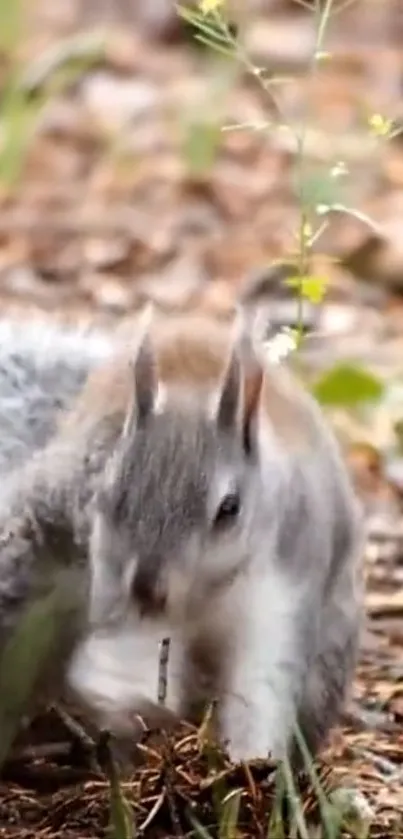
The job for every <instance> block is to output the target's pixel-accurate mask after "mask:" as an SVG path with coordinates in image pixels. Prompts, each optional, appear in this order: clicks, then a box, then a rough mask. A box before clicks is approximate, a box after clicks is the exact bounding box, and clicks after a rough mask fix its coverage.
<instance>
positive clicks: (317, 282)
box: [285, 275, 327, 303]
mask: <svg viewBox="0 0 403 839" xmlns="http://www.w3.org/2000/svg"><path fill="white" fill-rule="evenodd" d="M326 283H327V279H326V277H317V276H315V275H313V276H305V277H298V276H296V277H289V278H288V279H287V280H285V284H286V285H288V286H290V287H291V288H295V289H296V290H297V292H298V294H299V295H301V297H305V298H306V300H309V301H310V302H311V303H321V302H322V300H323V298H324V295H325V291H326Z"/></svg>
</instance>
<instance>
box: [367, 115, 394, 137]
mask: <svg viewBox="0 0 403 839" xmlns="http://www.w3.org/2000/svg"><path fill="white" fill-rule="evenodd" d="M368 125H369V127H370V129H371V131H372V133H373V134H375V136H376V137H387V136H388V135H389V134H390V132H391V130H392V127H393V123H392V120H391V119H386V117H383V116H382V114H372V116H371V117H370V118H369V120H368Z"/></svg>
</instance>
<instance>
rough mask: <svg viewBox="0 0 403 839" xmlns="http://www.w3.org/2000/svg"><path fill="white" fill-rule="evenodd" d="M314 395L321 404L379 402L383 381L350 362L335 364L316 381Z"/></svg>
mask: <svg viewBox="0 0 403 839" xmlns="http://www.w3.org/2000/svg"><path fill="white" fill-rule="evenodd" d="M313 392H314V395H315V396H316V398H317V399H318V401H319V402H321V403H322V405H345V406H349V405H350V406H352V405H357V404H359V403H360V402H379V401H380V399H381V398H382V396H383V393H384V385H383V383H382V382H381V381H380V380H379V379H378V378H377V377H376V376H374V375H373V374H372V373H370V372H369V371H367V370H364V369H363V368H361V367H359V366H355V365H352V364H351V365H350V364H337V365H335V366H334V367H333V368H332V369H331V370H328V371H327V372H326V373H324V374H323V375H322V376H320V378H319V379H318V380H317V381H316V383H315V385H314V388H313Z"/></svg>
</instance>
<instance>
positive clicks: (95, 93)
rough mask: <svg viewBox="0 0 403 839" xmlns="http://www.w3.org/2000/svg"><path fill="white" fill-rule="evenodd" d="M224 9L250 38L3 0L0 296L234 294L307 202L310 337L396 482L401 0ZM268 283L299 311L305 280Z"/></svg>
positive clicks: (129, 13) (78, 2)
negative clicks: (219, 44)
mask: <svg viewBox="0 0 403 839" xmlns="http://www.w3.org/2000/svg"><path fill="white" fill-rule="evenodd" d="M195 5H196V4H195V3H189V2H188V3H187V7H188V8H190V9H192V8H193V9H194V8H195ZM329 9H330V15H329V19H328V20H327V25H326V28H325V31H324V33H323V34H324V38H323V43H321V44H320V50H318V49H317V48H316V47H315V40H316V37H317V32H318V28H319V29H320V27H321V21H322V22H323V20H324V17H325V16H326V11H329ZM221 10H224V12H225V14H227V15H228V16H229V18H230V20H231V21H232V22H233V23H234V24H236V26H237V31H238V35H237V44H239V47H238V46H237V50H238V53H239V54H238V57H235V58H234V57H228V56H224V55H222V54H221V53H220V52H217V51H216V50H212V49H210V48H208V47H206V46H205V45H204V44H202V43H200V41H198V40H197V39H196V38H195V35H196V34H197V29H195V28H194V27H192V26H191V25H190V24H189V23H186V21H184V20H183V18H181V16H180V15H179V14H178V11H177V8H176V5H175V3H174V2H173V0H2V2H1V4H0V50H1V52H0V56H1V64H0V67H1V76H0V78H1V85H2V100H1V108H0V125H1V143H0V311H1V312H2V314H3V315H6V314H7V313H8V312H13V313H16V312H17V313H21V314H22V313H25V314H28V315H29V314H30V313H32V311H35V310H40V311H41V312H46V313H48V314H49V315H51V316H54V317H56V316H57V317H62V318H64V319H70V320H71V319H73V320H77V319H80V320H83V321H86V320H93V319H94V318H95V319H96V320H99V321H102V322H103V323H113V322H114V321H116V320H117V319H119V318H120V317H122V316H123V315H126V314H127V313H129V312H131V311H132V310H134V309H136V308H137V307H138V306H141V305H143V303H144V301H145V300H147V299H153V300H155V301H157V302H158V303H159V304H160V305H164V306H166V307H168V308H169V307H171V308H175V307H176V308H178V307H179V308H184V307H185V308H186V307H187V306H192V305H194V304H197V305H203V306H205V307H207V308H211V309H212V310H214V311H216V312H217V311H225V310H226V309H227V308H228V306H229V305H230V304H231V301H232V300H233V298H234V295H236V294H238V292H239V289H240V288H242V287H243V283H244V282H246V281H249V279H250V278H251V277H255V276H259V277H261V278H262V279H263V280H264V279H265V275H266V273H267V270H268V267H269V266H270V264H271V262H272V261H273V260H276V259H284V258H289V257H290V255H291V256H292V255H293V254H295V252H296V251H297V252H299V253H300V252H301V242H300V234H301V218H303V221H304V225H303V226H304V227H305V229H306V230H308V234H307V242H308V240H309V242H308V244H309V247H308V248H305V250H306V251H307V258H306V266H305V268H304V270H305V272H308V276H309V277H313V278H315V281H314V283H313V288H311V290H309V288H308V289H307V291H308V294H307V295H306V299H304V311H303V319H304V325H305V327H306V328H310V329H313V330H314V331H315V332H316V333H317V334H318V336H319V337H318V339H317V341H316V344H315V346H314V347H313V348H311V349H310V351H309V352H308V350H307V349H306V350H302V355H303V356H304V358H305V359H306V361H307V364H308V367H309V370H310V371H312V370H313V371H314V375H315V376H317V375H319V373H320V375H321V376H322V379H323V376H324V377H325V379H324V381H322V380H321V381H320V382H319V388H318V389H317V393H318V394H319V395H320V397H321V399H322V401H323V402H324V403H326V405H327V406H328V408H329V410H331V411H332V415H333V416H334V419H335V422H336V423H337V427H338V429H339V431H340V433H341V435H342V436H343V439H346V440H347V441H348V442H349V443H350V442H351V441H352V442H353V443H354V444H355V443H356V442H359V443H360V444H361V443H362V442H364V443H365V445H366V446H367V448H365V447H364V448H363V447H362V446H361V447H360V448H359V451H358V454H357V458H358V460H357V463H358V469H359V470H361V472H362V478H363V485H364V484H366V483H367V484H368V487H370V489H371V492H372V491H374V492H375V493H378V490H379V488H380V484H379V481H378V479H379V474H380V466H379V468H378V467H377V468H376V469H375V470H374V459H375V460H376V459H377V458H378V454H379V452H380V451H381V452H382V457H383V454H385V455H386V456H387V464H388V465H387V469H388V475H389V472H390V473H391V474H390V477H391V479H392V480H393V482H398V483H399V484H403V469H402V467H401V465H400V450H401V447H402V439H401V438H402V427H403V426H402V422H401V421H402V419H403V385H402V382H401V374H402V362H401V359H402V358H403V352H402V350H403V308H402V293H403V235H402V231H403V134H402V133H401V129H402V126H403V95H402V94H403V50H402V45H403V5H402V3H401V0H333V2H332V3H329V2H325V0H316V3H315V2H312V0H243V2H241V0H232V2H230V3H227V4H224V6H222V7H221ZM234 31H235V30H234ZM199 34H200V33H199ZM315 49H316V51H317V52H318V53H320V54H318V55H317V60H316V62H314V61H313V59H314V56H315ZM242 126H243V127H242ZM301 132H302V134H303V140H304V143H303V155H302V160H301V155H300V154H299V153H298V136H301ZM302 214H304V215H303V216H302ZM312 240H313V243H312ZM307 242H305V244H307ZM291 273H293V272H291ZM294 273H295V271H294ZM308 286H309V283H308ZM264 294H265V295H266V296H268V298H269V302H270V305H271V306H272V311H273V312H275V313H276V316H277V320H279V321H280V322H283V321H284V322H285V323H290V324H291V325H292V324H293V323H295V320H296V314H297V308H298V303H297V300H296V290H295V289H292V292H291V294H290V288H289V287H287V285H286V284H285V285H284V284H283V285H282V286H281V284H280V286H279V284H278V283H277V284H272V283H271V281H270V277H269V278H268V279H267V282H266V285H265V286H264ZM352 364H353V367H352V366H351V365H352ZM335 365H336V368H335ZM340 365H342V366H341V369H340ZM346 365H349V367H348V369H347V368H346ZM308 367H307V368H306V369H308ZM329 371H330V373H331V376H330V381H329ZM368 444H371V446H372V447H374V448H375V451H373V450H371V451H370V450H369V449H368ZM377 462H378V461H377ZM374 471H375V472H376V475H375V474H374ZM381 471H382V470H381ZM392 473H393V475H392ZM360 474H361V473H360ZM381 483H382V482H381ZM384 492H386V497H387V502H386V503H387V505H388V504H389V502H390V493H391V492H392V495H393V496H394V501H395V495H396V493H395V491H394V489H393V490H390V486H389V485H388V487H387V489H385V487H384V485H383V483H382V486H381V489H380V494H381V497H382V504H383V502H384ZM399 503H400V501H399Z"/></svg>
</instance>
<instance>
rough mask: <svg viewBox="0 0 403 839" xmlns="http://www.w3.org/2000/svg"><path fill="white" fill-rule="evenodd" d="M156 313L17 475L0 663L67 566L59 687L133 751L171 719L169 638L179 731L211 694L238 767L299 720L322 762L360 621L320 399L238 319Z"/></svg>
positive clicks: (138, 323) (353, 517)
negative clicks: (141, 724)
mask: <svg viewBox="0 0 403 839" xmlns="http://www.w3.org/2000/svg"><path fill="white" fill-rule="evenodd" d="M147 312H148V313H146V315H145V316H140V319H139V320H136V319H133V320H132V322H131V324H130V330H129V331H131V334H132V335H133V336H134V339H135V340H134V342H133V341H132V343H134V346H123V345H122V344H120V343H119V341H116V344H115V349H114V350H113V351H110V350H107V352H106V354H108V353H110V357H109V358H106V359H104V360H103V361H102V363H101V364H100V365H98V364H97V365H96V367H97V369H93V370H92V371H87V373H86V372H84V374H83V375H84V379H85V382H84V384H83V386H82V387H81V384H78V386H77V391H78V395H77V396H76V398H74V396H73V398H72V399H71V394H70V397H69V399H68V400H67V401H68V402H69V406H67V405H66V404H65V403H64V404H63V408H64V410H63V411H62V412H61V413H60V416H59V414H58V419H57V422H56V427H55V429H54V431H53V430H52V432H51V433H50V434H49V436H48V439H47V441H45V443H44V441H43V438H41V440H40V443H39V444H38V448H37V451H35V452H34V453H33V454H32V455H31V456H30V457H29V458H27V459H26V460H25V461H24V462H23V463H22V464H20V465H19V466H18V468H14V469H12V470H11V472H10V473H9V474H8V477H7V485H6V487H5V491H4V492H3V494H2V497H1V500H0V650H1V647H3V646H4V644H5V643H6V642H7V639H8V638H9V637H10V635H12V632H13V630H14V629H15V628H16V627H17V626H18V622H19V620H20V618H21V615H22V614H23V612H24V610H25V609H26V607H27V605H28V604H29V603H30V602H33V601H35V600H36V599H37V598H38V597H40V596H41V595H43V594H45V593H46V592H49V591H51V590H52V587H53V586H54V584H55V580H56V578H57V575H58V574H59V573H60V571H63V573H64V574H65V578H64V579H65V585H66V591H67V588H68V589H69V593H70V595H71V603H72V607H71V608H69V609H66V614H65V615H63V644H62V643H61V642H60V645H59V646H58V647H57V650H56V653H55V654H54V655H53V657H52V660H51V661H50V662H47V663H46V666H45V665H44V666H43V673H44V681H45V683H46V691H48V690H49V689H50V690H51V691H52V690H53V691H54V687H53V686H54V685H55V684H56V685H57V687H59V686H60V688H61V690H62V693H63V691H64V690H66V691H67V693H68V692H69V690H71V691H72V692H73V695H74V696H76V697H79V698H80V700H81V701H82V702H83V704H84V705H85V706H86V707H88V708H89V709H90V710H91V712H92V713H93V714H94V717H95V718H96V719H97V721H98V722H99V724H100V725H103V726H105V727H108V728H111V730H112V731H114V732H115V731H116V733H117V734H122V735H123V736H129V737H130V736H131V735H132V733H133V732H134V729H135V722H136V720H137V716H138V715H139V714H140V715H144V717H145V719H146V720H147V714H149V717H150V718H152V715H153V714H154V715H155V719H158V720H160V719H162V718H164V720H165V716H164V714H165V710H164V711H163V709H157V710H156V703H155V700H156V696H157V681H158V649H157V647H158V641H159V640H161V639H162V637H165V636H169V637H170V638H171V652H170V661H169V672H168V693H167V698H166V721H167V723H168V720H170V719H171V715H172V717H175V718H177V717H179V718H183V717H191V715H192V713H193V708H194V707H196V706H197V707H199V705H200V703H202V704H204V703H205V702H209V701H212V700H214V699H217V727H218V733H219V736H220V738H221V740H222V742H223V743H224V744H225V745H226V746H227V748H228V753H229V756H230V757H231V759H233V760H235V761H239V760H248V759H256V758H267V756H268V755H269V754H270V755H271V756H272V757H273V758H280V759H281V758H282V757H284V755H285V753H286V752H287V750H288V748H289V747H290V745H292V743H293V730H294V726H295V723H296V722H298V721H299V722H300V724H301V728H302V733H303V735H304V737H305V739H306V742H307V745H308V747H309V749H310V750H311V752H312V753H313V754H315V753H316V752H317V751H318V749H319V748H320V747H321V746H322V745H323V743H324V741H325V740H326V738H327V735H328V734H329V731H330V729H331V727H332V726H333V725H334V724H335V723H336V722H337V720H338V718H339V716H340V713H341V710H342V707H343V704H344V702H345V698H346V694H347V692H348V690H349V688H350V685H351V681H352V677H353V673H354V668H355V664H356V659H357V650H358V644H359V636H360V627H361V621H362V611H363V610H362V603H363V581H362V561H361V559H362V527H361V515H360V511H359V509H358V505H357V500H356V498H355V495H354V491H353V488H352V486H351V484H350V480H349V477H348V474H347V471H346V467H345V465H344V463H343V461H342V458H341V455H340V453H339V449H338V446H337V444H336V441H335V439H334V436H333V434H332V432H331V430H330V429H329V427H328V425H327V423H326V421H325V419H324V417H323V416H322V413H321V410H320V408H319V406H318V405H317V403H316V402H315V400H314V399H313V397H311V396H310V395H309V394H308V393H307V392H306V391H304V389H303V388H302V387H301V385H300V384H299V383H298V381H297V379H295V378H294V377H293V376H292V374H291V372H290V371H289V370H288V369H287V368H286V366H285V365H280V366H278V367H277V366H275V365H272V364H271V363H270V362H269V361H268V359H267V357H266V354H265V351H264V347H263V346H258V345H257V344H253V342H252V341H251V340H250V335H249V331H248V330H245V329H239V326H238V325H237V324H238V321H237V319H236V318H235V321H234V319H231V318H228V319H225V320H222V321H219V320H217V319H215V318H214V317H211V316H208V315H205V314H203V313H197V312H194V313H186V314H185V315H182V316H181V315H180V314H177V315H173V316H169V317H167V316H166V315H164V314H158V313H157V312H156V311H155V310H154V311H153V314H152V316H151V315H150V310H147ZM118 344H119V348H117V345H118ZM78 378H79V377H78ZM77 381H78V379H76V382H77ZM80 382H81V379H80ZM73 390H74V387H73ZM77 391H76V393H77ZM56 401H57V400H56ZM52 405H55V396H54V397H53V400H52ZM54 421H55V420H54V415H52V420H51V422H52V423H53V422H54ZM43 443H44V444H43ZM67 600H68V598H67V596H66V602H67ZM48 670H50V672H51V673H52V678H51V679H50V678H49V673H48ZM55 673H57V676H55ZM50 681H51V682H52V683H53V685H51V686H50V688H49V682H50ZM46 691H45V692H46ZM159 712H160V714H159ZM147 721H148V720H147Z"/></svg>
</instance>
